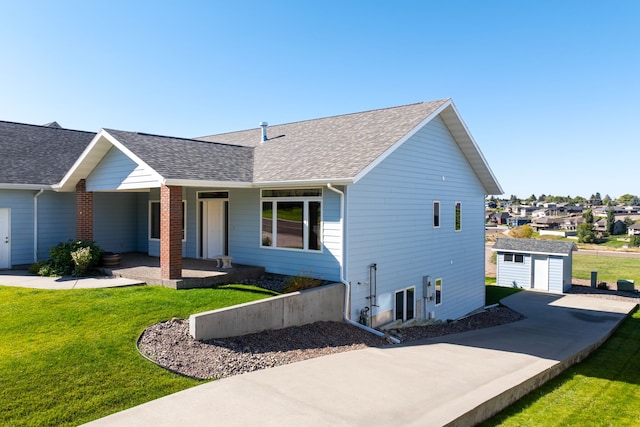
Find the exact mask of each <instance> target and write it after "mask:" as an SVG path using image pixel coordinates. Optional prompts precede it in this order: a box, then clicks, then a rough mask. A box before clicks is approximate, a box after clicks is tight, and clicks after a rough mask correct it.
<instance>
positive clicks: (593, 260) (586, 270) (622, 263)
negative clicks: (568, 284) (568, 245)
mask: <svg viewBox="0 0 640 427" xmlns="http://www.w3.org/2000/svg"><path fill="white" fill-rule="evenodd" d="M592 271H597V272H598V281H599V282H602V281H604V282H608V283H615V282H616V281H617V280H618V279H631V280H634V281H635V283H640V258H622V257H609V256H598V255H585V254H580V252H579V251H578V252H575V253H574V254H573V277H575V278H576V279H586V280H589V279H591V272H592Z"/></svg>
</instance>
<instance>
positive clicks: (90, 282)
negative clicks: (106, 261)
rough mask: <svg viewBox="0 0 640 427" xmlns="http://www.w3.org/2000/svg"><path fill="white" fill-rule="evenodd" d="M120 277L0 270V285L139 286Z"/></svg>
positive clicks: (39, 286)
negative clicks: (46, 274)
mask: <svg viewBox="0 0 640 427" xmlns="http://www.w3.org/2000/svg"><path fill="white" fill-rule="evenodd" d="M141 284H144V282H141V281H139V280H132V279H125V278H122V277H42V276H37V275H33V274H29V272H28V271H26V270H0V285H2V286H18V287H22V288H34V289H95V288H116V287H120V286H133V285H141Z"/></svg>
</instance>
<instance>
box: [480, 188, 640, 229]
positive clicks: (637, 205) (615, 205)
mask: <svg viewBox="0 0 640 427" xmlns="http://www.w3.org/2000/svg"><path fill="white" fill-rule="evenodd" d="M533 198H534V196H532V197H531V198H529V199H527V200H525V201H521V200H519V199H517V198H515V197H514V196H512V199H511V200H498V199H495V198H491V199H488V200H487V201H486V222H487V225H489V226H499V225H502V226H507V227H519V226H523V225H525V224H526V225H528V226H530V227H531V228H532V230H533V231H535V232H538V233H540V235H557V236H562V237H572V236H576V235H577V234H578V230H579V229H580V228H581V227H582V228H583V229H584V228H587V227H588V229H590V230H591V231H592V232H593V233H594V235H595V237H596V238H602V237H607V236H610V235H617V236H619V235H627V236H628V237H632V236H640V200H639V199H638V197H636V196H631V195H625V196H624V197H622V198H620V199H621V200H620V199H618V200H612V199H611V198H610V197H609V196H605V199H604V200H603V199H600V197H599V195H597V194H596V195H595V196H592V197H591V198H590V199H589V200H587V199H584V198H580V199H582V200H578V203H575V201H573V200H571V201H558V202H555V201H545V200H532V199H533ZM545 198H547V199H548V198H552V197H550V196H545ZM572 202H574V203H572ZM592 202H596V203H592ZM625 202H626V203H625ZM586 223H588V224H589V225H585V224H586Z"/></svg>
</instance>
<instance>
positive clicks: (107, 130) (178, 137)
mask: <svg viewBox="0 0 640 427" xmlns="http://www.w3.org/2000/svg"><path fill="white" fill-rule="evenodd" d="M103 130H105V131H106V132H110V131H111V132H113V131H115V132H125V133H133V134H136V135H142V136H151V137H154V138H163V139H178V140H181V141H190V142H198V143H201V144H202V143H204V144H217V145H224V146H227V147H242V148H248V147H247V146H246V145H239V144H228V143H224V142H217V141H205V140H202V139H195V138H186V137H183V136H171V135H158V134H154V133H147V132H138V131H129V130H118V129H108V128H103Z"/></svg>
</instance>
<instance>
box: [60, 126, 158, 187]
mask: <svg viewBox="0 0 640 427" xmlns="http://www.w3.org/2000/svg"><path fill="white" fill-rule="evenodd" d="M111 147H115V148H117V149H118V150H120V151H121V152H122V153H123V154H124V155H125V156H127V157H129V158H130V159H131V160H132V161H133V162H135V163H136V164H138V165H139V166H141V167H143V168H145V169H146V170H148V171H149V172H150V173H151V175H152V178H153V179H154V180H155V181H156V182H157V186H158V187H159V186H160V185H161V184H162V183H163V182H164V178H163V177H162V175H160V174H159V173H158V172H156V171H155V170H154V169H153V168H152V167H151V166H149V165H148V164H147V163H146V162H144V161H143V160H142V159H141V158H139V157H138V156H136V155H135V154H133V152H131V150H129V149H128V148H127V147H125V146H124V145H123V144H122V143H121V142H119V141H118V140H117V139H116V138H115V137H114V136H112V135H111V134H109V132H107V131H106V130H104V129H101V130H100V132H98V133H97V134H96V136H95V137H94V138H93V139H92V140H91V142H90V143H89V145H88V146H87V148H85V149H84V151H83V152H82V154H81V155H80V157H79V158H78V160H76V162H75V163H74V164H73V166H71V169H69V171H68V172H67V173H66V175H65V176H64V178H62V180H61V181H60V183H59V184H58V185H57V186H56V187H57V188H58V189H59V190H60V191H73V190H75V185H76V184H75V183H77V182H78V181H79V180H81V179H86V178H87V177H88V176H89V175H90V174H91V172H92V171H93V170H94V169H95V168H96V166H98V164H100V162H101V161H102V159H103V158H104V156H105V155H106V154H107V152H108V151H109V150H110V149H111ZM92 154H97V155H96V156H93V157H92V156H91V155H92ZM148 187H152V186H148Z"/></svg>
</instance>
